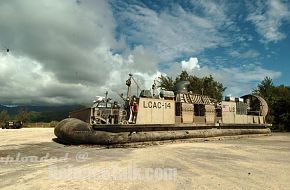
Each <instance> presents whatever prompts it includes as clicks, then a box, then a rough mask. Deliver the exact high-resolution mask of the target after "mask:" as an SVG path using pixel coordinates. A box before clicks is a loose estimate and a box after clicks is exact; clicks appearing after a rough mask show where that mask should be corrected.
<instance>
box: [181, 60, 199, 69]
mask: <svg viewBox="0 0 290 190" xmlns="http://www.w3.org/2000/svg"><path fill="white" fill-rule="evenodd" d="M181 67H182V69H183V70H186V71H191V70H193V69H199V68H200V66H199V64H198V59H197V58H196V57H191V58H189V60H188V61H181Z"/></svg>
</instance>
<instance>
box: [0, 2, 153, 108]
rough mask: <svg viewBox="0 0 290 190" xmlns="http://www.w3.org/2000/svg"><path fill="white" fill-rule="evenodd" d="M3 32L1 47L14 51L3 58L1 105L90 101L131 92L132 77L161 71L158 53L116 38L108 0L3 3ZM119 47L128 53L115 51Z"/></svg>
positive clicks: (0, 10)
mask: <svg viewBox="0 0 290 190" xmlns="http://www.w3.org/2000/svg"><path fill="white" fill-rule="evenodd" d="M14 10H17V14H15V11H14ZM0 28H1V35H0V47H1V46H3V47H4V46H5V47H8V48H9V49H10V50H11V52H10V53H9V54H2V53H1V54H0V77H1V79H2V80H1V83H2V85H1V86H0V103H7V104H9V103H13V104H17V103H19V104H21V103H32V104H41V103H53V104H59V103H62V104H69V103H73V104H74V103H84V102H90V100H91V99H92V98H93V97H94V96H95V95H98V94H101V95H102V94H103V93H104V92H105V90H108V89H112V90H113V91H122V90H123V91H126V90H125V89H126V86H125V84H124V83H123V82H124V81H125V79H126V78H127V76H128V73H137V72H142V73H143V74H144V77H148V76H153V75H155V73H156V71H157V63H158V60H157V59H156V57H155V53H153V52H152V51H150V50H148V49H146V48H144V47H143V46H137V47H135V48H134V49H132V50H130V49H129V48H126V44H124V40H122V39H121V40H120V41H117V40H116V39H115V29H116V24H115V19H114V17H113V15H112V11H111V7H110V6H109V5H108V3H107V1H104V0H99V1H81V3H80V4H79V3H76V2H75V1H58V0H51V1H44V0H31V1H29V2H24V1H22V0H15V1H0ZM119 48H121V49H124V48H125V52H124V53H122V54H120V53H119V54H118V53H113V51H112V49H119ZM140 78H141V79H142V77H140ZM141 79H140V80H141ZM141 81H144V80H141ZM111 95H112V96H116V93H112V94H111Z"/></svg>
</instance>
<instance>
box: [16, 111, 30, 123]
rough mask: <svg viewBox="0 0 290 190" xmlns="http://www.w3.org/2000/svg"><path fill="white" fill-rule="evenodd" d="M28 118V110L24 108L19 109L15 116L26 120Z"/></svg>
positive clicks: (20, 119)
mask: <svg viewBox="0 0 290 190" xmlns="http://www.w3.org/2000/svg"><path fill="white" fill-rule="evenodd" d="M28 118H29V112H28V111H26V110H21V111H19V112H18V113H17V115H16V116H15V120H18V121H23V122H26V121H27V120H28Z"/></svg>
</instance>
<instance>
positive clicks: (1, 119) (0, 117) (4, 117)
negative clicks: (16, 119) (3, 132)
mask: <svg viewBox="0 0 290 190" xmlns="http://www.w3.org/2000/svg"><path fill="white" fill-rule="evenodd" d="M9 118H10V117H9V114H8V112H7V110H2V111H1V112H0V124H3V123H5V122H6V121H8V120H9Z"/></svg>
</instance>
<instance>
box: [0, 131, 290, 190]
mask: <svg viewBox="0 0 290 190" xmlns="http://www.w3.org/2000/svg"><path fill="white" fill-rule="evenodd" d="M53 138H55V136H54V133H53V129H51V128H30V129H29V128H27V129H25V128H24V129H19V130H0V189H33V190H34V189H110V190H111V189H132V190H133V189H263V190H264V189H290V134H289V133H277V134H273V135H272V136H263V137H255V138H253V137H252V138H241V139H224V140H220V141H205V142H190V143H189V142H187V143H180V142H178V143H167V144H163V145H154V146H145V147H142V148H128V147H126V148H103V147H98V146H67V145H62V144H58V143H56V142H54V141H52V139H53Z"/></svg>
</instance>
